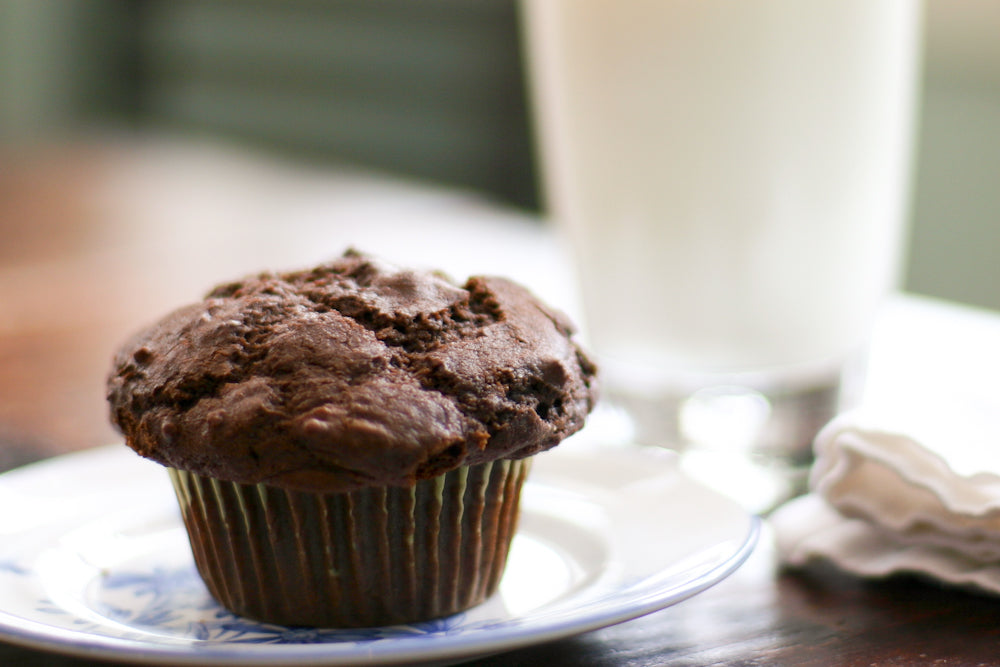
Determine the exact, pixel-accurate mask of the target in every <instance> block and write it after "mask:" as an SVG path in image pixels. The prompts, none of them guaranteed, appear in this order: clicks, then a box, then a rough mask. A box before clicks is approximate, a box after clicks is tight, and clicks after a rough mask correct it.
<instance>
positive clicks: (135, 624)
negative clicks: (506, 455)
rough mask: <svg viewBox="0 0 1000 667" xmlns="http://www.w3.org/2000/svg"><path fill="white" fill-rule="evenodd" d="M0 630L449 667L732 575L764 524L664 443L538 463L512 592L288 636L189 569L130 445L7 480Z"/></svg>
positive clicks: (255, 654)
mask: <svg viewBox="0 0 1000 667" xmlns="http://www.w3.org/2000/svg"><path fill="white" fill-rule="evenodd" d="M0 507H2V508H3V515H2V517H0V639H3V640H6V641H9V642H12V643H17V644H22V645H26V646H31V647H37V648H40V649H44V650H50V651H57V652H61V653H65V654H70V655H81V656H87V657H91V658H110V659H117V660H129V661H134V662H144V663H150V664H172V665H177V664H200V665H233V664H247V665H281V664H288V665H297V666H304V665H357V664H378V665H391V664H414V663H438V664H449V663H455V662H461V661H464V660H470V659H473V658H476V657H480V656H485V655H489V654H492V653H498V652H502V651H507V650H511V649H514V648H518V647H522V646H526V645H529V644H535V643H540V642H544V641H550V640H553V639H558V638H562V637H567V636H571V635H574V634H578V633H581V632H585V631H588V630H593V629H596V628H600V627H605V626H608V625H612V624H615V623H620V622H622V621H626V620H629V619H632V618H635V617H637V616H641V615H643V614H647V613H650V612H652V611H656V610H658V609H661V608H663V607H666V606H669V605H671V604H674V603H676V602H679V601H681V600H684V599H686V598H688V597H690V596H692V595H694V594H696V593H698V592H700V591H702V590H704V589H705V588H708V587H709V586H711V585H712V584H714V583H716V582H718V581H719V580H721V579H723V578H724V577H726V576H727V575H728V574H730V573H731V572H733V571H734V570H735V569H736V568H737V567H738V566H739V565H740V564H741V563H742V562H743V561H744V560H745V558H746V557H747V556H748V555H749V553H750V551H751V550H752V548H753V545H754V543H755V542H756V538H757V533H758V529H759V526H758V520H757V519H756V518H754V517H751V516H749V515H748V514H747V513H746V512H745V511H744V510H742V509H741V508H739V507H738V506H736V505H735V504H734V503H733V502H732V501H730V500H727V499H725V498H723V497H722V496H720V495H718V494H717V493H715V492H713V491H709V490H708V489H706V488H704V487H702V486H699V485H698V484H697V483H695V482H693V481H691V480H689V479H688V478H686V477H684V476H683V475H682V474H681V473H680V472H679V471H678V469H677V467H676V464H675V460H674V457H673V456H672V455H671V454H670V453H669V452H666V451H662V450H651V449H644V448H638V447H635V446H615V447H595V446H592V445H589V444H588V445H582V443H581V446H577V445H575V444H574V445H564V446H562V447H559V448H557V449H555V450H553V451H552V452H548V453H546V454H542V455H540V456H537V457H536V459H535V467H534V469H533V471H532V476H531V478H530V480H529V482H528V484H527V485H526V487H525V490H524V496H523V500H522V507H523V513H522V517H521V524H520V528H519V531H518V534H517V536H516V537H515V541H514V544H513V546H512V549H511V555H510V561H509V565H508V569H507V571H506V573H505V575H504V579H503V582H502V584H501V590H500V592H499V593H498V594H497V595H496V596H494V597H493V598H492V599H491V600H489V601H487V602H486V603H485V604H483V605H481V606H480V607H477V608H475V609H473V610H470V611H468V612H466V613H463V614H458V615H456V616H452V617H449V618H445V619H442V620H438V621H432V622H428V623H420V624H416V625H412V626H399V627H391V628H374V629H370V630H319V629H290V628H285V627H279V626H273V625H265V624H261V623H256V622H252V621H248V620H244V619H242V618H239V617H237V616H234V615H232V614H230V613H229V612H227V611H225V610H224V609H222V608H220V607H219V606H218V605H217V604H216V603H215V602H214V601H213V600H212V599H211V597H210V596H209V595H208V593H207V591H206V590H205V588H204V586H203V585H202V583H201V581H200V579H199V578H198V576H197V574H196V573H195V570H194V565H193V562H192V560H191V556H190V552H189V548H188V544H187V538H186V536H185V534H184V531H183V527H182V526H181V522H180V518H179V513H178V510H177V508H176V506H175V500H174V498H173V492H172V490H171V488H170V484H169V481H168V480H167V476H166V473H165V472H164V470H163V469H162V468H160V467H159V466H158V465H156V464H153V463H149V462H147V461H144V460H142V459H140V458H138V457H137V456H135V455H134V454H133V453H132V452H131V451H129V450H128V449H127V448H126V447H124V446H120V445H119V446H113V447H107V448H100V449H95V450H91V451H87V452H82V453H78V454H72V455H68V456H64V457H60V458H57V459H52V460H49V461H46V462H43V463H39V464H35V465H32V466H28V467H27V468H22V469H20V470H17V471H14V472H11V473H7V474H5V475H2V476H0Z"/></svg>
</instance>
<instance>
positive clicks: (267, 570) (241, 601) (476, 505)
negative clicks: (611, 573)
mask: <svg viewBox="0 0 1000 667" xmlns="http://www.w3.org/2000/svg"><path fill="white" fill-rule="evenodd" d="M529 460H530V459H524V460H518V461H509V460H500V461H495V462H491V463H485V464H480V465H476V466H467V467H462V468H458V469H457V470H454V471H451V472H448V473H445V474H444V475H440V476H438V477H435V478H433V479H429V480H425V481H421V482H418V483H417V484H416V485H414V486H412V487H376V488H367V489H361V490H358V491H352V492H347V493H335V494H316V493H306V492H299V491H289V490H284V489H280V488H277V487H272V486H267V485H264V484H258V485H246V484H237V483H233V482H226V481H221V480H218V479H213V478H207V477H202V476H199V475H196V474H193V473H190V472H186V471H182V470H176V469H171V470H170V476H171V480H172V481H173V483H174V489H175V491H176V492H177V498H178V500H179V502H180V505H181V510H182V515H183V518H184V524H185V526H186V528H187V531H188V537H189V538H190V541H191V548H192V552H193V554H194V560H195V564H196V565H197V568H198V572H199V573H200V574H201V577H202V579H203V580H204V582H205V584H206V586H207V587H208V590H209V592H210V593H211V594H212V595H213V596H214V597H215V598H216V600H218V601H219V603H220V604H222V605H223V606H225V607H226V608H228V609H229V610H231V611H232V612H234V613H236V614H239V615H241V616H247V617H250V618H255V619H258V620H261V621H266V622H269V623H277V624H282V625H305V626H317V627H370V626H379V625H394V624H402V623H413V622H417V621H423V620H430V619H433V618H439V617H442V616H447V615H450V614H454V613H457V612H460V611H463V610H465V609H468V608H470V607H473V606H475V605H477V604H480V603H481V602H483V601H485V600H486V599H487V598H488V597H489V596H490V595H492V594H493V593H494V592H495V591H496V590H497V588H498V586H499V583H500V578H501V576H502V574H503V570H504V567H505V565H506V561H507V553H508V550H509V548H510V543H511V540H512V538H513V535H514V530H515V527H516V522H517V513H518V501H519V498H520V492H521V486H522V484H523V482H524V478H525V476H526V475H527V471H528V468H529Z"/></svg>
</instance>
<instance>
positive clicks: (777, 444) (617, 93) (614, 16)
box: [521, 0, 922, 503]
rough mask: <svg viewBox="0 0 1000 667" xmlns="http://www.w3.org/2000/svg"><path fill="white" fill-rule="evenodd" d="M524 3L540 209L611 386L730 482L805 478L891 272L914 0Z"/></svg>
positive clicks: (902, 193) (908, 107)
mask: <svg viewBox="0 0 1000 667" xmlns="http://www.w3.org/2000/svg"><path fill="white" fill-rule="evenodd" d="M521 10H522V14H523V28H524V35H525V44H526V47H527V48H526V56H527V62H528V73H529V79H530V83H531V97H532V103H533V110H534V116H533V117H534V121H535V125H536V134H537V146H538V150H539V153H540V158H541V159H540V162H541V166H542V174H543V184H544V187H543V193H544V199H545V201H546V204H547V206H546V209H547V212H548V213H549V214H550V215H551V217H552V218H553V219H554V220H555V221H556V223H557V224H558V228H559V229H560V230H561V232H562V233H563V234H564V235H565V239H566V241H567V243H568V245H569V248H570V250H571V253H570V254H571V256H572V258H573V259H574V262H575V266H576V270H577V275H578V279H579V287H580V293H581V299H582V307H583V327H584V329H585V336H586V338H587V340H588V342H589V345H590V347H591V349H592V350H593V352H594V353H595V355H596V356H597V359H598V361H599V364H600V366H601V369H602V372H603V387H604V390H605V395H606V396H607V399H608V401H609V402H610V403H612V404H614V405H617V406H620V407H621V408H623V409H624V410H625V411H626V412H627V414H628V415H629V417H630V419H631V422H632V424H633V425H634V427H635V438H636V439H637V440H638V441H640V442H643V443H648V444H656V445H665V446H668V447H672V448H676V449H678V450H679V451H682V452H684V454H685V460H686V461H687V463H686V465H688V466H689V467H691V468H692V469H695V468H697V467H698V466H700V465H707V466H708V471H709V472H708V475H709V476H712V477H714V479H715V481H716V482H718V483H720V484H722V485H723V486H725V487H726V488H728V489H730V490H732V489H733V488H734V485H740V484H742V485H743V486H744V487H746V488H747V489H751V487H753V484H751V479H750V478H749V477H747V475H753V474H756V472H755V471H757V470H759V469H761V468H765V469H778V470H780V471H781V472H782V474H781V478H782V479H783V480H789V479H791V480H798V481H801V473H802V471H803V470H804V469H805V468H806V467H807V466H808V464H809V462H810V460H811V442H812V439H813V436H814V435H815V433H816V431H817V430H818V428H819V427H821V426H822V425H823V424H824V423H825V422H826V421H828V420H829V419H830V418H831V417H832V416H833V415H834V414H835V413H836V412H837V411H839V410H841V409H843V408H844V407H845V406H846V405H848V404H849V403H850V402H851V401H852V400H853V398H852V396H853V395H855V392H854V391H853V389H854V388H856V387H857V386H859V384H860V382H861V381H862V379H863V367H864V353H865V349H866V343H867V339H868V337H869V334H870V331H871V329H872V325H873V321H874V319H875V317H876V314H877V312H878V310H879V307H880V305H881V304H882V303H883V300H884V299H885V298H886V296H887V295H888V294H889V293H890V292H891V291H892V290H893V289H894V288H895V287H896V285H897V279H898V275H899V268H900V264H901V260H902V252H901V248H902V247H903V246H904V241H905V236H906V220H907V203H908V199H909V196H908V186H909V181H910V171H911V154H912V146H913V133H914V116H915V113H914V109H915V94H916V89H917V80H918V74H919V61H920V58H919V54H920V46H921V39H920V37H921V29H920V28H921V15H922V11H921V5H920V2H919V0H522V5H521ZM798 481H795V482H793V483H795V484H797V483H798ZM780 484H781V486H780V488H779V487H774V486H773V485H772V487H769V488H768V489H764V490H762V488H763V487H759V488H757V489H756V490H752V493H755V494H757V495H758V496H761V494H763V496H768V499H767V500H763V499H761V500H760V501H759V502H761V503H766V502H773V501H774V499H775V498H774V496H776V495H780V494H786V493H787V492H788V489H787V488H786V487H787V486H788V484H787V483H786V482H785V481H782V482H781V483H780ZM763 496H761V497H762V498H763ZM751 502H758V501H757V500H752V501H751Z"/></svg>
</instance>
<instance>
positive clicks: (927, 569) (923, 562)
mask: <svg viewBox="0 0 1000 667" xmlns="http://www.w3.org/2000/svg"><path fill="white" fill-rule="evenodd" d="M963 394H964V395H963V396H962V397H961V400H956V401H954V402H949V401H947V400H944V399H943V398H942V396H941V395H938V396H937V397H936V399H937V400H935V401H934V402H931V403H926V404H923V405H921V404H919V403H918V404H914V403H910V404H908V405H906V407H905V408H897V409H895V410H887V409H886V408H885V406H884V405H883V406H882V407H881V408H880V409H878V410H871V409H869V410H864V409H862V410H859V411H855V412H851V413H847V414H844V415H842V416H840V417H838V418H836V419H835V420H834V421H832V422H831V423H830V424H828V425H827V426H826V428H825V429H824V430H823V431H822V432H821V433H820V434H819V436H818V437H817V439H816V443H815V453H816V461H815V463H814V465H813V469H812V472H811V477H810V489H811V493H809V494H808V495H805V496H803V497H800V498H797V499H795V500H793V501H791V502H789V503H787V504H785V505H784V506H782V507H780V508H778V510H777V511H776V512H775V513H774V514H772V517H771V521H772V525H773V526H774V528H775V534H776V537H777V541H778V548H779V554H780V557H781V559H782V560H783V562H784V563H785V564H787V565H790V566H799V565H803V564H805V563H807V562H809V561H811V560H814V559H826V560H829V561H831V562H833V563H834V564H835V565H837V566H838V567H840V568H842V569H844V570H847V571H850V572H854V573H856V574H859V575H862V576H868V577H879V576H885V575H889V574H893V573H898V572H910V573H916V574H922V575H926V576H929V577H933V578H935V579H938V580H940V581H942V582H946V583H951V584H958V585H964V586H975V587H978V588H980V589H983V590H986V591H990V592H993V593H1000V413H998V412H997V411H996V403H995V399H994V398H993V397H992V394H991V395H980V396H981V400H979V399H977V398H976V397H975V396H972V397H970V396H969V395H968V394H965V393H964V392H963Z"/></svg>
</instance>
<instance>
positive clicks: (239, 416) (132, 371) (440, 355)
mask: <svg viewBox="0 0 1000 667" xmlns="http://www.w3.org/2000/svg"><path fill="white" fill-rule="evenodd" d="M571 334H572V329H571V326H570V324H569V323H568V322H567V321H566V319H565V318H564V317H562V316H561V315H560V314H558V313H556V312H554V311H552V310H550V309H548V308H546V307H545V306H544V305H543V304H541V303H540V302H539V301H538V300H537V299H535V298H534V297H533V296H532V295H531V294H530V293H528V292H527V291H526V290H525V289H523V288H522V287H519V286H517V285H515V284H514V283H511V282H509V281H507V280H505V279H502V278H492V277H474V278H470V279H469V280H468V281H467V282H466V284H465V285H463V286H461V287H459V286H457V285H455V284H453V283H452V282H450V281H449V280H447V279H446V278H444V277H442V276H440V275H437V274H433V273H427V272H418V271H410V270H403V269H399V268H396V267H393V266H389V265H386V264H383V263H380V262H378V261H376V260H373V259H372V258H370V257H367V256H364V255H360V254H358V253H356V252H350V251H349V252H348V253H346V254H345V255H344V256H343V257H341V258H340V259H338V260H336V261H334V262H332V263H329V264H326V265H323V266H320V267H317V268H315V269H312V270H308V271H299V272H292V273H284V274H261V275H258V276H254V277H251V278H247V279H244V280H242V281H239V282H235V283H231V284H228V285H223V286H220V287H217V288H216V289H215V290H213V291H212V292H211V293H210V294H209V295H208V296H207V297H206V299H205V300H204V301H203V302H200V303H196V304H192V305H190V306H187V307H185V308H181V309H180V310H177V311H175V312H174V313H172V314H170V315H168V316H167V317H165V318H164V319H163V320H161V321H160V322H158V323H157V324H155V325H154V326H152V327H150V328H149V329H147V330H145V331H143V332H141V333H140V334H138V335H137V336H135V337H134V338H133V339H132V340H131V341H129V342H128V343H127V344H126V345H124V346H123V347H122V349H121V350H120V351H119V353H118V354H117V356H116V358H115V364H114V370H113V371H112V374H111V376H110V378H109V380H108V400H109V402H110V405H111V418H112V421H113V422H114V424H115V425H116V426H117V427H118V428H119V429H120V430H121V431H122V433H124V435H125V438H126V442H127V443H128V445H129V446H131V447H132V448H133V449H135V450H136V451H137V452H138V453H139V454H141V455H143V456H145V457H148V458H151V459H154V460H156V461H159V462H161V463H163V464H164V465H167V466H170V467H174V468H179V469H182V470H189V471H191V472H195V473H198V474H201V475H205V476H210V477H217V478H220V479H224V480H228V481H234V482H240V483H259V482H265V483H268V484H272V485H274V486H280V487H284V488H289V489H297V490H306V491H320V492H338V491H346V490H353V489H357V488H363V487H366V486H383V485H409V484H412V483H414V482H415V481H417V480H419V479H426V478H429V477H433V476H436V475H438V474H440V473H442V472H445V471H447V470H451V469H454V468H456V467H458V466H460V465H472V464H475V463H480V462H484V461H490V460H496V459H499V458H521V457H524V456H530V455H532V454H535V453H537V452H540V451H543V450H545V449H548V448H550V447H553V446H555V445H556V444H558V443H559V442H560V441H561V440H562V439H563V438H565V437H566V436H568V435H570V434H572V433H574V432H575V431H577V430H578V429H579V428H580V427H581V426H582V425H583V421H584V418H585V416H586V414H587V413H588V412H589V411H590V409H591V408H592V407H593V402H594V400H595V398H596V396H595V385H594V372H595V369H594V366H593V365H592V364H591V363H590V361H589V360H588V359H587V358H586V356H585V355H584V354H583V353H582V352H581V351H580V349H579V348H578V347H577V345H576V344H575V342H574V341H573V340H572V339H571Z"/></svg>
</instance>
